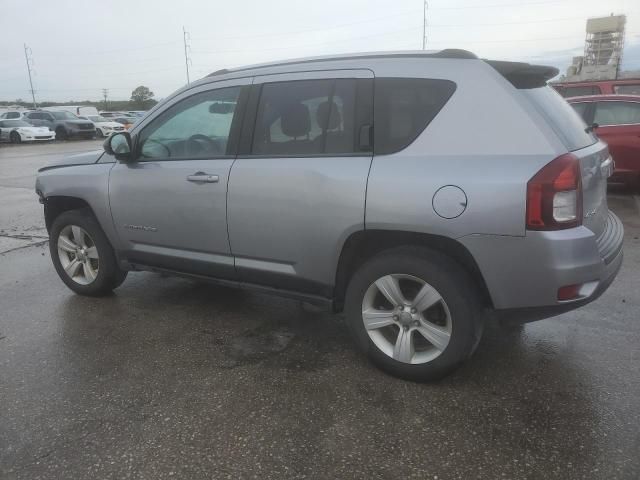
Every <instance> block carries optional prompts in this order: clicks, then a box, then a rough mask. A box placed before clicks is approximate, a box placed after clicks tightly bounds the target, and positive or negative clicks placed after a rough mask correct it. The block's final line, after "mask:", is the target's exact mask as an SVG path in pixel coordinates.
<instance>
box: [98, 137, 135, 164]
mask: <svg viewBox="0 0 640 480" xmlns="http://www.w3.org/2000/svg"><path fill="white" fill-rule="evenodd" d="M103 147H104V151H105V152H107V153H108V154H109V155H113V156H115V157H116V160H120V161H121V162H129V161H131V160H132V155H131V150H132V149H131V135H130V134H129V132H118V133H114V134H113V135H111V136H110V137H107V139H106V140H105V141H104V144H103Z"/></svg>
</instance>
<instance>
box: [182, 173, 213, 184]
mask: <svg viewBox="0 0 640 480" xmlns="http://www.w3.org/2000/svg"><path fill="white" fill-rule="evenodd" d="M187 181H189V182H194V183H218V182H219V181H220V177H218V175H209V174H208V173H204V172H196V173H194V174H193V175H189V176H187Z"/></svg>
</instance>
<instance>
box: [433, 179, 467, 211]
mask: <svg viewBox="0 0 640 480" xmlns="http://www.w3.org/2000/svg"><path fill="white" fill-rule="evenodd" d="M431 204H432V205H433V210H434V211H435V212H436V213H437V214H438V215H439V216H440V217H442V218H456V217H459V216H460V215H462V213H463V212H464V211H465V210H466V209H467V195H466V194H465V193H464V190H462V189H461V188H460V187H457V186H455V185H445V186H444V187H440V188H439V189H438V191H437V192H436V193H435V194H434V195H433V200H432V201H431Z"/></svg>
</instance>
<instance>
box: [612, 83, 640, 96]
mask: <svg viewBox="0 0 640 480" xmlns="http://www.w3.org/2000/svg"><path fill="white" fill-rule="evenodd" d="M613 91H614V92H615V93H619V94H621V95H640V83H634V84H631V85H614V86H613Z"/></svg>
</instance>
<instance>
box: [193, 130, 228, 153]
mask: <svg viewBox="0 0 640 480" xmlns="http://www.w3.org/2000/svg"><path fill="white" fill-rule="evenodd" d="M203 144H206V145H203ZM187 145H188V146H189V150H190V151H191V153H199V152H203V153H217V154H221V153H223V152H222V151H221V150H222V149H221V148H220V144H219V143H218V142H216V141H215V140H213V139H212V138H210V137H207V136H206V135H203V134H201V133H196V134H195V135H191V136H190V137H189V139H188V140H187ZM191 145H194V146H196V145H197V147H196V149H197V150H196V151H195V152H194V151H193V150H194V149H192V148H191Z"/></svg>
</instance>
